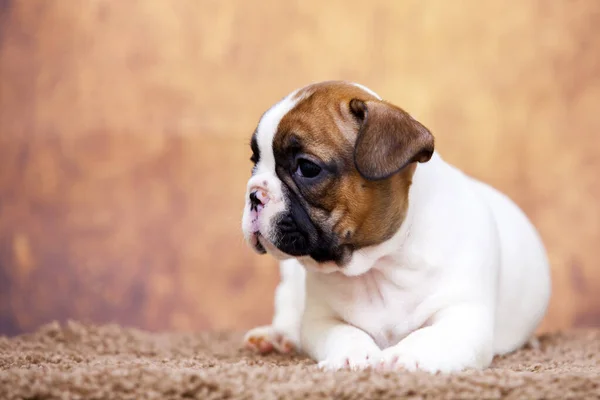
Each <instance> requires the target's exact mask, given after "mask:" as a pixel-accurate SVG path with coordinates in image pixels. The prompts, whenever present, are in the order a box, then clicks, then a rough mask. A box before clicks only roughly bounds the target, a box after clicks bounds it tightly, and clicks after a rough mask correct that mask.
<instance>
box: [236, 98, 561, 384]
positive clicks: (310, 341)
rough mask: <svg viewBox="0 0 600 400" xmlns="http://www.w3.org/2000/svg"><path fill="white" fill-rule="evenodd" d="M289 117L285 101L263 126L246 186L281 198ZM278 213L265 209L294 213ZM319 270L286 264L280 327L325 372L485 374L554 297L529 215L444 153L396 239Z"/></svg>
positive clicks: (416, 183)
mask: <svg viewBox="0 0 600 400" xmlns="http://www.w3.org/2000/svg"><path fill="white" fill-rule="evenodd" d="M291 108H293V104H292V102H290V100H289V98H288V100H284V101H283V102H281V103H279V104H278V105H276V106H275V107H274V108H272V109H271V110H270V111H269V113H267V114H266V115H265V118H263V120H264V121H261V124H260V125H259V132H258V135H259V147H260V149H261V163H263V161H262V160H263V157H264V163H263V164H262V165H261V166H260V169H259V172H258V173H257V175H255V176H254V177H253V178H252V179H251V180H250V182H249V187H253V186H255V185H257V184H260V183H261V181H262V180H263V177H264V179H267V181H268V185H269V189H270V190H274V196H275V197H276V196H277V195H281V192H280V190H281V189H280V182H278V181H277V178H276V175H275V173H274V161H271V160H272V157H271V156H269V155H267V154H268V153H269V152H270V154H271V155H272V152H273V150H272V147H269V146H270V144H271V143H272V138H273V135H274V131H275V130H276V128H277V124H278V121H279V120H280V119H281V117H282V116H283V115H285V113H286V112H288V111H289V110H290V109H291ZM269 157H271V158H269ZM257 176H260V178H257ZM278 185H279V186H278ZM278 188H279V189H278ZM272 196H273V194H272ZM270 204H271V203H269V204H268V205H267V206H266V207H265V211H266V210H267V209H269V207H275V209H276V210H281V207H285V205H284V204H283V203H280V204H279V205H277V204H275V205H270ZM247 211H248V206H247V207H246V212H245V214H246V213H247ZM266 215H267V216H268V215H272V214H266ZM273 222H275V221H272V220H270V221H267V220H265V224H266V223H273ZM244 226H246V225H244ZM264 228H265V229H267V230H268V227H267V226H266V225H265V226H264ZM269 250H271V247H270V248H269ZM279 256H281V254H280V255H279ZM315 267H316V263H315V262H314V261H313V260H311V259H309V258H307V257H303V258H299V259H290V260H287V261H283V262H282V264H281V272H282V277H281V282H280V284H279V286H278V288H277V293H276V298H275V303H276V304H275V316H274V318H273V324H272V328H271V329H276V330H277V331H278V332H283V334H284V335H285V336H287V337H288V338H290V340H291V341H293V342H294V343H295V344H296V345H297V346H298V345H299V347H301V349H302V350H303V351H305V352H306V353H307V354H308V355H309V356H310V357H312V358H313V359H315V360H316V361H318V362H319V365H320V366H321V367H322V368H326V369H340V368H356V369H360V368H366V367H370V366H376V367H378V368H383V369H397V368H405V369H409V370H414V369H422V370H425V371H429V372H437V371H441V372H454V371H461V370H464V369H467V368H476V369H481V368H485V367H487V366H489V364H490V363H491V360H492V357H493V356H494V355H495V354H504V353H507V352H510V351H513V350H515V349H517V348H519V347H520V346H522V345H523V344H524V343H526V342H527V340H528V339H529V338H530V337H531V335H532V334H533V333H534V331H535V329H536V327H537V326H538V324H539V323H540V321H541V319H542V318H543V316H544V314H545V312H546V308H547V305H548V301H549V297H550V269H549V265H548V260H547V258H546V253H545V249H544V246H543V244H542V241H541V240H540V237H539V235H538V233H537V231H536V230H535V228H534V227H533V225H532V224H531V223H530V222H529V220H528V219H527V217H526V216H525V215H524V213H523V212H522V211H521V210H520V209H519V208H518V207H517V206H516V205H515V204H514V203H513V202H512V201H511V200H510V199H509V198H507V197H506V196H504V195H503V194H501V193H500V192H498V191H497V190H495V189H493V188H491V187H490V186H487V185H485V184H483V183H481V182H479V181H476V180H474V179H473V178H470V177H468V176H466V175H465V174H463V173H462V172H460V171H459V170H458V169H456V168H454V167H452V166H451V165H449V164H448V163H446V162H445V161H444V160H442V158H441V157H440V156H439V155H438V154H437V153H435V154H434V155H433V157H432V159H431V160H430V161H429V162H427V163H424V164H418V166H417V168H416V171H415V174H414V177H413V184H412V186H411V188H410V192H409V207H408V211H407V215H406V219H405V221H404V222H403V224H402V226H401V228H400V229H399V230H398V232H397V233H396V234H395V235H394V236H393V237H392V238H391V239H389V240H388V241H386V242H385V243H382V244H380V245H377V246H373V247H371V248H366V249H361V250H359V251H357V252H355V253H354V255H353V257H352V260H351V262H350V264H349V265H347V266H346V267H344V268H342V269H340V268H337V267H335V266H334V265H330V266H329V267H328V268H321V267H322V266H321V267H320V268H318V269H317V268H315ZM263 329H264V328H263ZM263 333H264V332H263ZM257 334H258V335H260V334H261V332H259V331H250V332H249V334H248V337H252V336H253V335H257ZM298 338H299V339H298Z"/></svg>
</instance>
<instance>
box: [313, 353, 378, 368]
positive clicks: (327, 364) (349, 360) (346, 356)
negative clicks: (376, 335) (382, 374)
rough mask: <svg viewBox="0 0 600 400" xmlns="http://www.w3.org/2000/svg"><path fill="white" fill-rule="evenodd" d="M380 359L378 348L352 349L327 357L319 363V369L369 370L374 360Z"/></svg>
mask: <svg viewBox="0 0 600 400" xmlns="http://www.w3.org/2000/svg"><path fill="white" fill-rule="evenodd" d="M379 357H381V350H379V349H378V348H371V347H368V348H360V347H354V348H353V349H352V350H348V351H345V352H339V353H338V354H333V355H331V356H329V357H327V358H326V359H325V360H323V361H321V362H320V363H319V368H320V369H322V370H325V371H337V370H340V369H351V370H354V371H358V370H362V369H367V368H371V366H372V363H373V361H374V360H377V359H378V358H379Z"/></svg>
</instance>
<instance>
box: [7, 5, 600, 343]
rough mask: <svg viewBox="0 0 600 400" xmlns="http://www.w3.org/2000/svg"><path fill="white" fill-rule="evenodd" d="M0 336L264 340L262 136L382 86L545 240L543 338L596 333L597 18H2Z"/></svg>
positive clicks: (89, 14)
mask: <svg viewBox="0 0 600 400" xmlns="http://www.w3.org/2000/svg"><path fill="white" fill-rule="evenodd" d="M0 13H1V14H0V15H1V16H0V96H1V97H0V126H1V128H0V334H2V333H4V334H14V333H18V332H24V331H29V330H32V329H35V328H36V327H37V326H39V325H40V324H43V323H46V322H48V321H51V320H54V319H59V320H65V319H68V318H74V319H79V320H84V321H91V322H98V323H102V322H112V321H114V322H118V323H122V324H125V325H134V326H139V327H142V328H146V329H152V330H159V329H161V330H166V329H169V330H200V329H230V328H236V329H245V328H248V327H251V326H253V325H255V324H262V323H265V322H268V321H269V319H270V317H271V312H272V307H273V290H274V287H275V285H276V283H277V280H278V270H277V268H276V265H275V263H274V262H273V261H272V260H271V259H269V258H268V257H260V256H257V255H254V253H252V252H251V250H250V249H249V248H248V247H247V246H246V245H245V244H244V243H243V240H242V235H241V231H240V220H241V214H242V206H243V193H244V189H245V182H246V179H247V178H248V176H249V172H250V162H249V161H248V159H249V157H250V150H249V146H248V143H249V138H250V135H251V133H252V131H253V129H254V127H255V124H256V122H257V121H258V118H259V117H260V115H261V113H262V112H263V111H265V110H266V108H268V107H269V106H270V105H271V104H272V103H274V102H275V101H276V100H278V99H279V98H281V97H282V96H283V95H285V94H287V93H288V92H289V91H291V90H293V89H295V88H296V87H298V86H303V85H305V84H307V83H309V82H313V81H318V80H325V79H348V80H353V81H358V82H361V83H363V84H366V85H367V86H370V87H371V88H373V89H374V90H375V91H377V92H379V94H381V95H382V96H384V97H385V98H386V99H388V100H390V101H392V102H395V103H397V104H398V105H401V106H402V107H404V108H406V109H407V110H408V111H410V112H411V113H413V114H414V115H415V116H416V117H417V118H419V119H420V120H421V121H422V122H423V123H425V125H427V126H428V127H429V128H431V129H432V131H433V132H434V134H435V135H436V138H437V144H438V147H437V148H438V150H439V151H440V152H441V154H442V155H443V156H444V157H445V158H446V159H447V160H448V161H450V162H452V163H454V164H455V165H457V166H459V167H460V168H462V169H463V170H465V171H466V172H468V173H470V174H472V175H474V176H476V177H478V178H481V179H484V180H486V181H487V182H489V183H491V184H492V185H494V186H496V187H497V188H499V189H501V190H502V191H504V192H506V193H507V194H509V195H510V196H511V197H512V198H513V199H514V200H515V201H516V202H517V203H518V204H519V205H521V206H522V207H523V208H524V210H525V211H526V212H527V213H528V215H529V216H530V217H531V218H532V219H533V221H534V222H535V224H536V225H537V227H538V228H539V230H540V232H541V234H542V236H543V238H544V240H545V243H546V245H547V248H548V252H549V255H550V259H551V262H552V269H553V279H554V297H553V301H552V304H551V309H550V310H549V312H548V315H547V318H546V320H545V322H544V324H543V327H542V330H554V329H561V328H567V327H572V326H600V295H599V294H598V293H599V292H600V268H599V266H598V264H599V262H600V248H599V246H600V227H599V223H600V180H599V179H598V175H597V174H598V173H599V172H600V137H599V130H600V117H599V114H600V2H599V1H596V0H588V1H571V2H566V1H542V0H540V1H522V2H511V3H510V5H508V3H507V2H505V1H489V2H480V1H477V0H473V1H461V2H459V3H458V4H457V3H456V2H451V1H446V0H437V1H427V2H422V1H419V0H412V1H398V2H390V1H383V2H378V1H372V2H365V1H360V0H346V1H343V2H342V1H339V2H319V1H303V2H281V1H272V2H263V3H261V5H260V7H259V6H257V4H256V3H253V2H245V1H221V2H217V1H201V0H188V1H185V0H177V1H167V0H161V1H159V0H156V1H144V0H137V1H134V0H128V1H111V0H87V1H83V0H81V1H63V0H27V1H17V0H12V1H11V0H2V1H0Z"/></svg>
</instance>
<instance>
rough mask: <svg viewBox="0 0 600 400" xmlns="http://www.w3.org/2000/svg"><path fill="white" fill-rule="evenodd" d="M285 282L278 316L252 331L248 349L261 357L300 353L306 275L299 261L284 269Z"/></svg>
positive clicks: (278, 291) (277, 292)
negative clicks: (274, 352) (265, 354)
mask: <svg viewBox="0 0 600 400" xmlns="http://www.w3.org/2000/svg"><path fill="white" fill-rule="evenodd" d="M280 271H281V281H280V282H279V285H278V286H277V288H276V289H275V313H274V316H273V321H272V323H271V325H265V326H259V327H257V328H254V329H252V330H250V331H249V332H248V333H247V334H246V336H245V337H244V343H245V345H246V347H248V348H250V349H252V350H255V351H258V352H260V353H268V352H271V351H277V352H279V353H291V352H293V351H299V350H300V323H301V320H302V313H303V312H304V298H305V293H304V290H305V271H304V268H303V267H302V266H301V265H300V264H298V263H297V262H296V261H295V260H288V261H283V262H282V263H281V265H280Z"/></svg>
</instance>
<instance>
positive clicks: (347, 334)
mask: <svg viewBox="0 0 600 400" xmlns="http://www.w3.org/2000/svg"><path fill="white" fill-rule="evenodd" d="M302 346H303V349H304V351H305V352H306V353H307V354H308V355H309V356H310V357H311V358H312V359H313V360H316V361H318V363H319V364H318V365H319V368H321V369H324V370H339V369H353V370H360V369H365V368H369V367H371V364H372V362H373V361H374V360H376V359H378V358H379V357H380V354H381V350H380V349H379V347H378V346H377V345H376V344H375V342H374V341H373V339H372V338H371V336H369V335H368V334H367V333H366V332H364V331H362V330H360V329H358V328H356V327H354V326H351V325H348V324H345V323H342V322H340V321H339V320H335V319H334V318H321V319H312V320H305V321H304V323H303V326H302Z"/></svg>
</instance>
